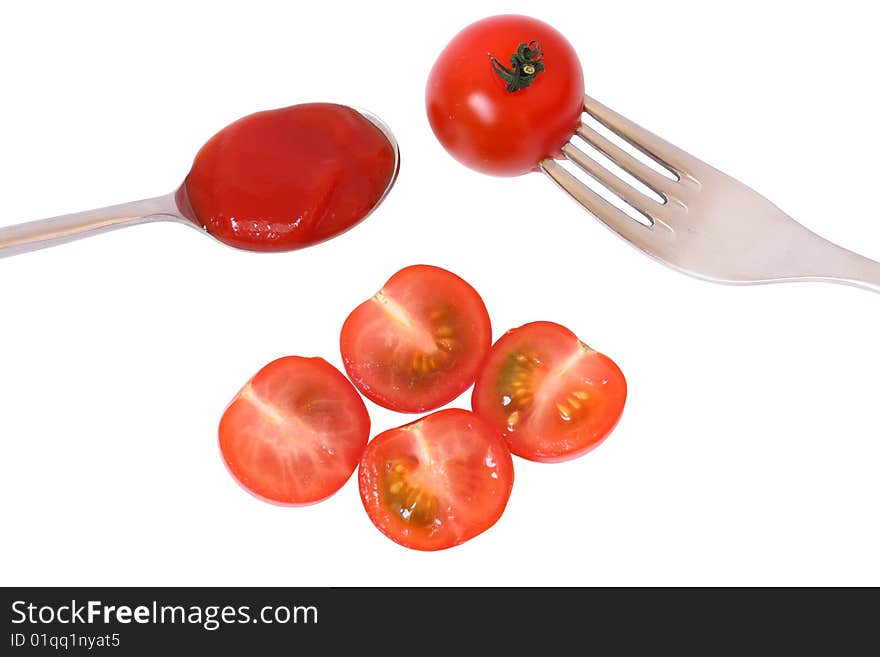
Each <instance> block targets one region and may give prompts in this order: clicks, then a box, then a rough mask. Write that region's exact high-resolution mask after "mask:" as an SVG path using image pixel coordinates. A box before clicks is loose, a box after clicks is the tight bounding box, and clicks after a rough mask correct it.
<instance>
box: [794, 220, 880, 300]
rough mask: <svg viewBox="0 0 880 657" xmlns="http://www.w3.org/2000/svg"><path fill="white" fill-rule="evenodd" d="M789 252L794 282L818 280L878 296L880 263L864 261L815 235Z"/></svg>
mask: <svg viewBox="0 0 880 657" xmlns="http://www.w3.org/2000/svg"><path fill="white" fill-rule="evenodd" d="M810 234H811V236H812V239H810V240H804V241H803V242H802V243H801V244H798V245H797V249H792V251H790V257H791V258H792V260H793V261H794V262H793V263H792V269H794V270H795V271H802V272H804V274H803V275H799V276H795V277H794V278H795V279H796V280H814V281H815V280H818V281H827V282H830V283H840V284H843V285H852V286H855V287H860V288H863V289H866V290H872V291H874V292H880V262H876V261H874V260H871V259H870V258H866V257H865V256H863V255H860V254H858V253H856V252H855V251H850V250H849V249H845V248H843V247H842V246H838V245H837V244H834V243H833V242H830V241H828V240H826V239H825V238H823V237H820V236H819V235H816V234H815V233H810Z"/></svg>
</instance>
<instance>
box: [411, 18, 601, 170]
mask: <svg viewBox="0 0 880 657" xmlns="http://www.w3.org/2000/svg"><path fill="white" fill-rule="evenodd" d="M583 102H584V74H583V71H582V69H581V63H580V61H579V60H578V57H577V54H576V53H575V51H574V49H573V48H572V47H571V44H570V43H569V42H568V41H566V40H565V37H563V36H562V35H561V34H560V33H559V32H557V31H556V30H554V29H553V28H552V27H550V26H549V25H547V24H546V23H542V22H541V21H539V20H535V19H534V18H528V17H526V16H493V17H491V18H485V19H483V20H481V21H478V22H476V23H474V24H472V25H470V26H468V27H466V28H465V29H463V30H462V31H461V32H459V33H458V34H457V35H456V36H455V38H454V39H452V41H450V42H449V45H448V46H446V49H445V50H444V51H443V52H442V53H440V57H438V58H437V61H436V63H435V64H434V67H433V68H432V69H431V74H430V76H429V77H428V87H427V92H426V104H427V109H428V120H429V121H430V122H431V127H432V128H433V129H434V134H435V135H437V139H439V140H440V143H441V144H443V146H444V147H445V148H446V150H447V151H449V152H450V153H451V154H452V156H453V157H455V158H456V159H457V160H459V161H460V162H461V163H462V164H465V165H467V166H469V167H471V168H473V169H476V170H477V171H482V172H483V173H488V174H492V175H495V176H518V175H521V174H523V173H527V172H529V171H534V170H536V169H537V168H538V163H539V162H540V161H541V160H543V159H545V158H548V157H561V149H562V146H563V145H564V144H565V142H567V141H568V140H569V139H570V138H571V137H572V135H573V134H574V131H575V129H576V128H577V126H578V123H579V122H580V118H581V112H582V108H583Z"/></svg>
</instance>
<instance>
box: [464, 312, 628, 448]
mask: <svg viewBox="0 0 880 657" xmlns="http://www.w3.org/2000/svg"><path fill="white" fill-rule="evenodd" d="M625 402H626V379H625V378H624V376H623V373H622V372H621V371H620V368H619V367H617V365H616V364H615V363H614V361H613V360H611V359H610V358H608V357H607V356H605V355H603V354H600V353H599V352H597V351H594V350H593V349H591V348H590V347H588V346H587V345H585V344H584V343H583V342H581V341H580V340H579V339H578V338H577V336H576V335H575V334H574V333H572V332H571V331H569V330H568V329H567V328H565V327H564V326H560V325H559V324H554V323H552V322H532V323H530V324H526V325H524V326H521V327H519V328H516V329H512V330H510V331H508V332H507V333H505V334H504V335H503V336H502V337H501V339H499V340H498V342H496V343H495V345H494V346H493V347H492V351H491V352H489V358H488V359H487V361H486V365H485V367H484V368H483V370H482V372H481V373H480V376H479V377H478V379H477V383H476V385H475V386H474V392H473V397H472V404H473V409H474V412H476V413H477V414H478V415H480V416H481V417H483V418H485V419H486V420H488V421H489V422H490V423H491V424H492V426H494V427H496V429H498V430H499V431H501V432H502V433H503V434H504V436H505V438H507V442H508V444H509V445H510V451H511V452H513V453H514V454H516V455H517V456H521V457H523V458H526V459H530V460H532V461H544V462H553V461H565V460H568V459H571V458H574V457H576V456H580V455H581V454H584V453H586V452H588V451H589V450H591V449H593V448H594V447H596V445H598V444H599V443H600V442H602V441H603V440H604V439H605V438H606V437H607V436H608V434H609V433H611V430H612V429H614V427H615V426H616V425H617V422H618V420H620V416H621V414H622V413H623V406H624V403H625Z"/></svg>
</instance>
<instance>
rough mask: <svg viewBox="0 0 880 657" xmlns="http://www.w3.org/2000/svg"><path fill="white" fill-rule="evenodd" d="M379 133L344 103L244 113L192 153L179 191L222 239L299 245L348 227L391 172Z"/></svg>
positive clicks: (390, 152) (257, 247)
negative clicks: (246, 114) (247, 114)
mask: <svg viewBox="0 0 880 657" xmlns="http://www.w3.org/2000/svg"><path fill="white" fill-rule="evenodd" d="M395 160H396V153H395V150H394V148H393V147H392V145H391V143H389V141H388V139H387V138H386V136H385V134H384V133H383V132H382V131H381V130H380V129H379V128H378V127H376V126H375V125H374V124H373V123H372V122H370V121H369V120H368V119H367V118H366V117H364V116H363V115H361V114H360V113H359V112H357V111H356V110H354V109H352V108H350V107H346V106H344V105H334V104H330V103H309V104H304V105H294V106H292V107H286V108H283V109H276V110H269V111H265V112H258V113H256V114H251V115H250V116H246V117H244V118H242V119H240V120H238V121H236V122H235V123H232V124H231V125H229V126H228V127H226V128H224V129H223V130H221V131H220V132H219V133H217V134H216V135H214V136H213V137H212V138H211V139H210V140H209V141H208V142H207V143H206V144H205V145H204V146H203V147H202V149H201V150H200V151H199V152H198V154H197V155H196V158H195V161H194V162H193V166H192V169H191V170H190V173H189V175H188V176H187V178H186V180H185V181H184V184H183V187H182V188H181V190H180V195H179V198H181V200H182V201H183V202H184V203H186V204H188V206H189V209H191V211H192V215H193V218H194V220H195V221H196V222H197V223H198V224H199V225H200V226H202V227H203V228H204V229H205V230H206V231H207V232H208V233H210V234H211V235H213V236H214V237H216V238H217V239H219V240H220V241H222V242H224V243H226V244H229V245H230V246H235V247H238V248H241V249H248V250H252V251H288V250H291V249H298V248H302V247H305V246H309V245H311V244H315V243H317V242H321V241H323V240H326V239H328V238H331V237H334V236H335V235H338V234H339V233H342V232H343V231H345V230H347V229H349V228H351V227H352V226H353V225H354V224H356V223H358V222H359V221H361V220H362V219H363V218H364V217H366V216H367V215H368V214H369V213H370V211H371V210H372V209H373V208H374V207H375V206H376V205H377V204H378V203H379V201H380V200H381V198H382V196H383V195H384V193H385V191H386V190H387V188H388V186H389V184H390V183H391V181H392V179H393V177H394V175H395V173H396V161H395Z"/></svg>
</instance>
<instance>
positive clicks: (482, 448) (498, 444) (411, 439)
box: [358, 408, 513, 550]
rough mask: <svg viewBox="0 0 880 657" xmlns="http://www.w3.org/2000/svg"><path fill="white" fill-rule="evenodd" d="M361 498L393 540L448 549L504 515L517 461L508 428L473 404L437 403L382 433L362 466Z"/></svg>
mask: <svg viewBox="0 0 880 657" xmlns="http://www.w3.org/2000/svg"><path fill="white" fill-rule="evenodd" d="M358 484H359V485H360V491H361V500H362V501H363V503H364V508H365V509H366V510H367V514H368V515H369V516H370V520H372V521H373V524H374V525H376V527H378V528H379V531H381V532H382V533H383V534H385V535H386V536H387V537H388V538H390V539H391V540H392V541H396V542H397V543H400V544H401V545H404V546H406V547H409V548H413V549H416V550H442V549H445V548H449V547H452V546H454V545H459V544H460V543H464V542H465V541H467V540H469V539H471V538H473V537H474V536H476V535H477V534H481V533H482V532H484V531H486V530H487V529H489V527H491V526H492V525H494V524H495V522H496V521H497V520H498V518H500V517H501V514H502V512H503V511H504V507H505V506H506V505H507V500H508V498H509V497H510V490H511V488H512V487H513V462H512V460H511V458H510V452H509V450H508V449H507V446H506V445H505V444H504V440H502V438H501V436H500V435H499V434H498V432H497V431H495V430H494V429H493V428H492V427H491V426H489V425H488V424H487V423H486V422H485V421H483V420H481V419H480V418H479V417H477V416H476V415H474V414H473V413H471V412H469V411H464V410H461V409H457V408H456V409H448V410H444V411H437V412H436V413H433V414H431V415H428V416H426V417H423V418H422V419H420V420H417V421H415V422H412V423H411V424H406V425H404V426H402V427H398V428H396V429H391V430H390V431H386V432H384V433H381V434H379V435H378V436H376V437H375V438H374V439H373V440H372V441H370V444H369V445H367V449H366V451H365V452H364V456H363V458H362V459H361V464H360V469H359V470H358Z"/></svg>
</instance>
